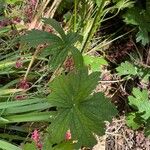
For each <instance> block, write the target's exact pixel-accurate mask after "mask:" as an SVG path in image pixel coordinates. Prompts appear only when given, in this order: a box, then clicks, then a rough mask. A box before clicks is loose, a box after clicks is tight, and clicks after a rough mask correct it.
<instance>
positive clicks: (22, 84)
mask: <svg viewBox="0 0 150 150" xmlns="http://www.w3.org/2000/svg"><path fill="white" fill-rule="evenodd" d="M18 87H19V88H20V89H23V90H27V89H28V88H29V87H30V85H29V82H27V80H24V79H22V80H21V81H20V82H19V84H18Z"/></svg>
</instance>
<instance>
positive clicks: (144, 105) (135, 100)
mask: <svg viewBox="0 0 150 150" xmlns="http://www.w3.org/2000/svg"><path fill="white" fill-rule="evenodd" d="M132 94H133V96H129V97H128V99H129V104H130V105H131V106H132V107H133V108H135V109H137V110H138V113H141V117H142V118H143V119H145V120H146V119H148V118H149V117H150V102H149V98H148V91H147V90H142V91H140V89H138V88H133V91H132Z"/></svg>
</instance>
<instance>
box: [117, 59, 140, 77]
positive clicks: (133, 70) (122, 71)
mask: <svg viewBox="0 0 150 150" xmlns="http://www.w3.org/2000/svg"><path fill="white" fill-rule="evenodd" d="M116 70H117V72H118V75H120V76H122V75H133V76H135V75H137V74H138V73H137V67H136V66H134V65H133V64H131V63H130V62H128V61H125V62H124V63H121V65H120V66H119V67H117V69H116Z"/></svg>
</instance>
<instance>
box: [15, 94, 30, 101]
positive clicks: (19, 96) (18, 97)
mask: <svg viewBox="0 0 150 150" xmlns="http://www.w3.org/2000/svg"><path fill="white" fill-rule="evenodd" d="M26 98H27V96H25V95H17V96H16V97H15V99H16V100H23V99H26Z"/></svg>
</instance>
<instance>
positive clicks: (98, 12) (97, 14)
mask: <svg viewBox="0 0 150 150" xmlns="http://www.w3.org/2000/svg"><path fill="white" fill-rule="evenodd" d="M104 3H105V0H102V2H101V6H100V7H99V8H98V11H97V13H96V16H95V18H94V20H93V23H92V25H91V28H90V31H89V33H88V36H87V38H86V40H85V42H84V43H83V46H82V48H81V53H83V51H84V49H85V47H86V45H87V43H88V41H89V39H90V37H91V36H92V33H93V29H94V28H95V25H97V19H98V17H99V15H100V13H101V11H102V9H103V5H104Z"/></svg>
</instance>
